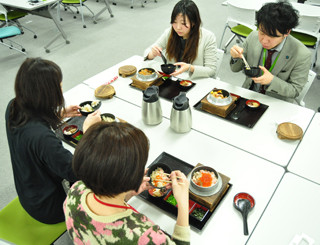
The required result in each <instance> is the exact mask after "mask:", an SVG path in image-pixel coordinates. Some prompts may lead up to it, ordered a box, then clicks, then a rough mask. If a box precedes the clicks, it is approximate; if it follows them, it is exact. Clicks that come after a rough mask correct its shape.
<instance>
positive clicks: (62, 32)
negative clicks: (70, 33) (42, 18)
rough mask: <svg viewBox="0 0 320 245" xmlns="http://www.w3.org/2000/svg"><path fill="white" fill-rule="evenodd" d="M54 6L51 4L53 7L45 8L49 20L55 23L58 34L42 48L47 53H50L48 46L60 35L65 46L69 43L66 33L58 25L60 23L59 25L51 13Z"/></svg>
mask: <svg viewBox="0 0 320 245" xmlns="http://www.w3.org/2000/svg"><path fill="white" fill-rule="evenodd" d="M55 5H56V4H53V5H51V6H49V7H48V8H47V10H48V13H49V16H50V18H51V19H52V20H53V22H54V23H55V25H56V27H57V28H58V30H59V32H60V34H58V35H57V36H55V37H54V38H53V39H52V40H51V41H50V42H49V43H48V44H47V45H46V46H44V49H45V50H46V52H47V53H49V52H50V50H49V49H48V48H49V46H50V45H51V44H52V43H53V42H54V41H56V40H57V39H58V37H59V36H60V35H62V37H63V38H64V40H66V44H69V43H70V41H69V40H68V38H67V35H66V33H65V32H64V30H63V29H62V27H61V25H60V23H59V20H57V18H56V16H55V13H53V12H52V9H53V8H54V7H55ZM58 7H59V6H58Z"/></svg>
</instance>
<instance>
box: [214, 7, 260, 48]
mask: <svg viewBox="0 0 320 245" xmlns="http://www.w3.org/2000/svg"><path fill="white" fill-rule="evenodd" d="M227 10H228V17H227V22H226V25H225V27H224V30H223V34H222V37H221V40H220V45H219V48H220V49H223V50H224V52H226V49H227V47H228V46H229V44H230V43H231V42H232V41H233V39H234V38H235V37H237V38H238V40H239V41H241V42H243V40H242V38H246V37H247V36H249V34H250V33H251V32H252V31H253V30H255V29H257V28H256V26H255V18H256V10H255V9H254V8H253V7H252V8H251V7H246V6H243V4H242V3H241V1H228V5H227ZM234 23H236V25H235V26H233V27H231V25H230V24H234ZM227 28H228V29H230V31H231V32H232V33H233V35H232V36H231V38H230V39H229V40H228V41H227V42H226V44H225V45H224V47H223V48H222V41H223V37H224V34H225V32H226V29H227ZM238 40H237V41H238Z"/></svg>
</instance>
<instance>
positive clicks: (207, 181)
mask: <svg viewBox="0 0 320 245" xmlns="http://www.w3.org/2000/svg"><path fill="white" fill-rule="evenodd" d="M200 181H201V182H202V186H203V187H209V186H211V185H212V175H211V174H210V173H202V176H201V178H200Z"/></svg>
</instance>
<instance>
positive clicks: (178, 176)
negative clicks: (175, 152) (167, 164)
mask: <svg viewBox="0 0 320 245" xmlns="http://www.w3.org/2000/svg"><path fill="white" fill-rule="evenodd" d="M163 175H166V176H168V177H170V174H167V173H163ZM177 179H182V178H181V177H179V176H177ZM164 181H166V180H164ZM168 183H170V182H168Z"/></svg>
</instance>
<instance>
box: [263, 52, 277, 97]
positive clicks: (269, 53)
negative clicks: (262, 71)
mask: <svg viewBox="0 0 320 245" xmlns="http://www.w3.org/2000/svg"><path fill="white" fill-rule="evenodd" d="M274 52H276V50H268V56H267V60H266V63H265V64H264V67H265V68H266V69H267V70H269V69H270V67H271V60H272V59H271V58H272V55H273V53H274ZM260 93H262V94H265V93H266V89H265V85H261V88H260Z"/></svg>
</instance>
